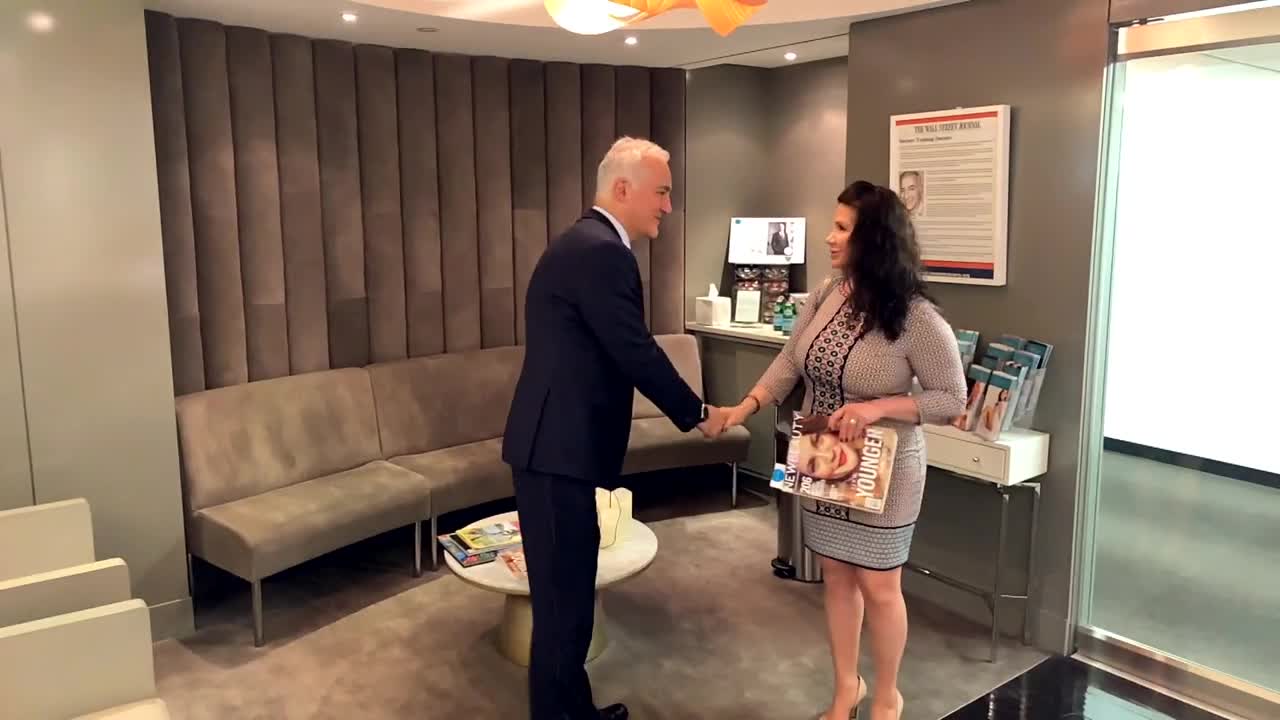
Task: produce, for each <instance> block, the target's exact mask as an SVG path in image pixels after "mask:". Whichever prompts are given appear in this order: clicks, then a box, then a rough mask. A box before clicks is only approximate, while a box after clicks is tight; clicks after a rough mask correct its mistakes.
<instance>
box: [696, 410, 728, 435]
mask: <svg viewBox="0 0 1280 720" xmlns="http://www.w3.org/2000/svg"><path fill="white" fill-rule="evenodd" d="M728 419H729V414H728V412H727V411H726V410H725V409H724V408H718V407H714V406H712V405H708V406H707V419H706V420H703V421H702V422H700V423H698V429H699V430H701V431H702V434H703V435H705V436H706V437H707V439H708V440H710V439H714V438H717V437H719V436H720V433H722V432H724V426H725V423H726V422H727V421H728Z"/></svg>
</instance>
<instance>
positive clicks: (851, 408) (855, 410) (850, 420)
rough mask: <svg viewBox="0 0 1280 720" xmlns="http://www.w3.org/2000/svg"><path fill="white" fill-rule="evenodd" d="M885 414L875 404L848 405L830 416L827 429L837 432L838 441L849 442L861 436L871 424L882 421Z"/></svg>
mask: <svg viewBox="0 0 1280 720" xmlns="http://www.w3.org/2000/svg"><path fill="white" fill-rule="evenodd" d="M884 416H885V413H884V410H883V409H882V408H881V406H880V405H878V404H876V403H875V402H860V403H849V404H848V405H845V406H844V407H842V408H840V409H839V410H837V411H835V412H834V413H832V414H831V417H830V418H829V419H828V420H827V429H828V430H832V431H835V432H838V433H839V435H840V439H841V440H843V441H844V442H849V441H851V440H853V439H854V438H857V437H858V436H860V435H862V431H863V430H865V429H866V427H867V426H868V425H870V424H872V423H875V422H879V421H880V420H882V419H884Z"/></svg>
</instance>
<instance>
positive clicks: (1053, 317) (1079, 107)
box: [846, 0, 1109, 651]
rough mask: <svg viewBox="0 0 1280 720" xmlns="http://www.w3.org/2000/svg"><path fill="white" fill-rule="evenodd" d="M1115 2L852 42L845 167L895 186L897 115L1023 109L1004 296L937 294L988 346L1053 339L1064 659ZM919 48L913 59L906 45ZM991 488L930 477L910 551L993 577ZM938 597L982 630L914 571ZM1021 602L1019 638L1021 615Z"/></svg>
mask: <svg viewBox="0 0 1280 720" xmlns="http://www.w3.org/2000/svg"><path fill="white" fill-rule="evenodd" d="M1107 12H1108V0H985V1H984V2H971V3H963V4H959V5H951V6H948V7H943V8H938V9H936V10H929V11H925V12H919V13H911V14H908V15H901V16H896V17H891V18H882V19H879V20H873V21H870V22H864V23H856V24H854V25H853V26H852V27H851V28H850V37H849V96H850V97H849V142H848V160H847V163H846V164H847V167H848V168H849V172H850V175H853V174H854V173H855V172H856V174H858V175H862V176H865V177H867V178H868V179H871V180H877V181H880V182H885V181H886V180H887V179H888V178H887V176H888V172H889V133H888V122H889V116H890V115H893V114H897V113H911V112H922V111H928V110H940V109H944V110H945V109H948V108H954V107H958V106H974V105H990V104H995V103H1008V104H1009V105H1011V106H1012V108H1013V135H1012V144H1013V151H1012V159H1011V164H1010V183H1009V184H1010V201H1009V282H1008V285H1007V286H1006V287H999V288H990V287H978V286H965V285H943V284H938V285H935V286H934V290H935V292H936V295H937V297H938V299H939V301H940V302H941V304H942V310H943V312H944V313H945V314H946V316H947V317H948V318H949V319H950V320H951V322H952V324H954V325H956V326H958V327H965V328H972V329H974V330H978V331H980V332H981V333H982V337H983V342H984V344H985V343H986V342H989V341H990V340H991V339H992V338H993V337H994V336H996V335H999V334H1000V333H1006V332H1007V333H1013V334H1016V335H1021V336H1029V337H1034V338H1036V339H1038V340H1043V341H1045V342H1048V343H1052V344H1053V345H1054V346H1055V349H1054V353H1053V360H1052V362H1051V365H1050V368H1049V371H1048V375H1047V376H1046V384H1045V388H1044V394H1043V395H1042V396H1041V399H1040V409H1039V411H1038V412H1037V425H1038V428H1039V429H1041V430H1044V431H1046V432H1048V433H1050V435H1051V436H1052V440H1051V447H1050V450H1049V473H1048V475H1047V476H1046V477H1045V478H1044V501H1043V506H1042V513H1041V517H1040V520H1041V522H1040V537H1039V542H1038V546H1037V550H1038V552H1037V554H1036V568H1037V569H1036V572H1035V578H1034V579H1035V581H1036V583H1037V585H1038V589H1039V594H1038V599H1037V601H1036V602H1035V603H1034V605H1033V616H1034V619H1035V621H1036V622H1035V623H1034V626H1035V627H1036V628H1037V629H1038V632H1037V634H1036V637H1037V639H1038V642H1039V644H1040V645H1041V647H1044V648H1046V649H1050V650H1056V651H1065V650H1067V649H1068V648H1069V646H1070V642H1071V641H1070V636H1071V633H1072V630H1073V617H1072V616H1073V613H1074V609H1073V602H1072V593H1073V591H1074V582H1073V580H1074V573H1075V550H1076V540H1075V526H1076V515H1077V509H1078V501H1077V498H1078V490H1079V486H1078V476H1077V469H1078V467H1077V466H1078V462H1077V461H1078V453H1079V448H1080V432H1081V399H1082V394H1083V390H1084V359H1085V340H1086V337H1085V336H1086V326H1087V320H1088V310H1089V280H1090V272H1091V258H1092V249H1093V225H1094V200H1095V188H1096V183H1097V177H1098V151H1099V137H1100V132H1101V119H1102V100H1103V97H1102V92H1103V78H1104V72H1105V69H1106V65H1107V60H1108V48H1109V45H1108V41H1109V29H1108V25H1107ZM904 48H909V49H910V52H904ZM995 500H996V498H995V494H994V493H992V492H991V491H990V490H988V489H984V488H981V487H977V486H970V485H968V484H966V483H964V482H963V481H957V480H955V479H953V478H948V477H946V476H942V475H936V474H932V473H931V475H930V480H929V489H928V490H927V491H926V493H925V506H924V508H923V512H922V515H921V520H920V525H919V528H918V530H917V532H916V536H915V544H914V545H913V546H912V557H913V559H915V560H916V561H919V562H925V563H929V564H936V565H938V566H940V569H944V570H945V571H947V572H949V573H954V574H957V575H959V576H961V577H962V578H964V579H966V580H969V581H970V582H972V583H975V584H979V585H985V584H989V583H990V582H991V579H992V565H993V562H992V558H993V557H994V555H993V549H994V545H995V542H996V527H997V518H998V514H997V511H998V507H999V506H998V503H997V502H996V501H995ZM1028 509H1029V503H1027V502H1026V498H1025V497H1024V498H1022V499H1021V502H1019V503H1018V504H1017V505H1016V507H1015V508H1014V512H1015V515H1016V519H1015V524H1014V525H1013V526H1012V527H1011V529H1010V533H1011V534H1010V537H1011V538H1014V539H1015V540H1014V541H1013V542H1011V543H1010V546H1011V547H1013V548H1014V549H1015V550H1014V552H1011V553H1010V556H1009V558H1008V561H1007V570H1008V572H1006V574H1005V576H1004V580H1005V581H1006V582H1007V583H1008V585H1007V586H1006V587H1004V588H1003V589H1004V590H1006V591H1009V592H1017V591H1019V590H1021V586H1022V582H1023V580H1024V579H1025V570H1024V568H1025V563H1026V557H1027V556H1026V552H1025V547H1024V544H1023V541H1022V540H1021V538H1024V537H1025V536H1026V531H1027V515H1028ZM907 583H908V589H910V590H913V591H915V592H919V593H925V594H929V595H931V596H934V597H935V598H936V599H938V600H940V601H941V602H943V603H944V604H946V605H948V606H949V607H952V608H954V609H959V610H962V611H966V612H968V613H970V614H972V615H973V616H974V618H975V619H978V620H979V621H981V622H987V621H988V619H989V618H990V615H989V614H988V613H987V611H986V608H985V607H984V606H983V604H982V602H981V601H980V600H976V599H974V598H972V597H970V596H967V595H964V594H961V593H958V592H956V591H953V590H951V589H950V588H948V587H945V586H940V585H939V584H938V583H937V582H935V581H933V580H929V579H925V578H919V577H911V578H909V579H908V581H907ZM1002 607H1003V608H1007V611H1006V612H1005V617H1007V618H1008V619H1009V624H1008V628H1009V629H1010V630H1013V629H1016V626H1017V624H1018V623H1019V622H1020V617H1019V616H1020V612H1019V611H1020V610H1021V606H1020V605H1019V603H1017V602H1013V601H1010V602H1006V603H1003V604H1002Z"/></svg>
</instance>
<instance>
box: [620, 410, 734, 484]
mask: <svg viewBox="0 0 1280 720" xmlns="http://www.w3.org/2000/svg"><path fill="white" fill-rule="evenodd" d="M750 443H751V433H750V432H749V431H748V430H747V429H746V428H744V427H740V426H739V427H733V428H729V429H728V430H726V431H725V432H724V433H723V434H721V435H720V437H718V438H716V439H715V440H708V439H707V438H705V437H703V435H702V433H701V432H700V431H698V430H691V431H689V432H687V433H682V432H680V430H679V429H678V428H677V427H676V426H675V425H672V424H671V421H670V420H668V419H667V418H665V417H660V418H642V419H639V420H632V421H631V441H630V443H628V445H627V458H626V461H625V462H624V463H623V465H622V474H623V475H632V474H635V473H643V472H651V471H654V470H671V469H675V468H682V467H694V466H697V465H715V464H717V463H732V462H741V461H743V460H746V458H747V446H748V445H749V444H750Z"/></svg>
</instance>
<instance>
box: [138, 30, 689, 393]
mask: <svg viewBox="0 0 1280 720" xmlns="http://www.w3.org/2000/svg"><path fill="white" fill-rule="evenodd" d="M147 39H148V45H149V49H150V53H151V57H150V67H151V86H152V93H153V98H152V100H153V104H152V107H153V112H154V127H155V134H156V161H157V172H158V177H159V180H160V208H161V218H162V229H163V233H164V248H165V272H166V284H167V287H168V302H169V313H170V335H171V348H172V352H173V373H174V386H175V391H176V392H177V393H178V394H180V395H181V394H187V393H191V392H195V391H198V390H203V389H206V388H216V387H223V386H227V385H234V384H238V383H244V382H249V381H252V380H258V379H263V378H269V377H277V376H281V375H288V374H295V375H296V374H300V373H306V372H312V371H317V370H324V369H328V368H336V367H351V366H361V365H365V364H368V363H376V362H382V361H386V360H394V359H398V358H403V357H421V356H425V355H437V354H441V353H452V352H462V351H468V350H474V349H480V348H488V347H501V346H508V345H513V344H519V343H522V342H524V339H525V337H526V331H527V328H526V326H525V317H524V296H525V293H526V292H527V289H528V285H529V279H530V277H531V276H532V274H533V270H534V268H535V266H536V265H537V262H538V258H539V257H541V254H542V252H543V251H544V250H545V249H546V247H547V243H548V242H549V241H550V240H551V239H552V238H554V237H555V236H556V235H558V234H560V233H561V232H563V231H564V230H565V229H566V228H567V227H569V226H570V225H571V224H572V223H573V222H574V221H576V220H577V219H578V218H579V217H580V216H581V215H582V213H583V211H584V209H585V208H586V207H587V206H589V205H590V204H591V202H592V196H593V195H594V192H595V173H596V166H597V165H598V164H599V161H600V158H601V156H602V155H603V154H604V152H605V151H606V150H607V149H608V147H609V145H610V144H612V142H613V141H614V140H615V139H616V138H617V136H618V135H619V134H623V133H625V134H631V135H635V136H641V137H652V138H653V139H654V140H656V141H657V142H659V143H660V144H662V145H663V146H664V147H666V148H667V149H668V150H669V151H671V155H672V171H673V174H674V176H675V178H676V181H675V186H676V189H675V194H674V195H673V196H672V206H673V209H674V212H673V213H672V215H671V216H670V217H668V218H667V219H666V220H665V221H664V223H663V227H662V233H661V237H660V238H659V239H658V240H657V241H656V242H655V243H652V244H650V243H648V242H647V241H644V240H642V239H639V238H637V239H635V241H634V246H635V250H636V259H637V263H638V264H639V266H640V268H641V276H642V279H643V281H644V284H645V299H646V303H645V307H646V315H647V316H648V318H649V319H650V324H651V326H652V327H653V329H654V331H655V332H664V333H666V332H680V331H681V330H682V328H683V325H684V310H683V309H684V298H683V294H684V279H683V272H684V263H683V258H684V246H683V241H684V237H683V236H684V233H683V229H684V228H683V218H684V212H683V211H684V206H683V202H684V201H683V187H682V185H683V176H684V165H683V163H684V73H683V71H680V70H653V69H648V68H635V67H626V68H614V67H610V66H604V65H592V66H579V65H575V64H571V63H562V62H554V63H542V62H537V61H531V60H508V59H504V58H489V57H486V58H470V57H465V56H458V55H440V54H433V53H430V52H426V51H422V50H410V49H391V48H383V47H375V46H363V45H354V46H353V45H351V44H349V43H345V42H338V41H333V40H323V39H312V38H305V37H298V36H292V35H276V34H271V33H267V32H263V31H260V30H255V29H250V28H228V27H224V26H222V25H219V24H216V23H211V22H207V21H202V20H185V19H178V20H175V19H173V18H172V17H170V16H168V15H164V14H161V13H155V12H148V13H147Z"/></svg>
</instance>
